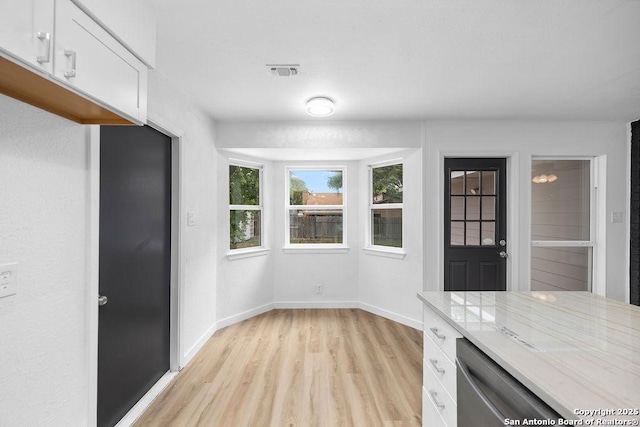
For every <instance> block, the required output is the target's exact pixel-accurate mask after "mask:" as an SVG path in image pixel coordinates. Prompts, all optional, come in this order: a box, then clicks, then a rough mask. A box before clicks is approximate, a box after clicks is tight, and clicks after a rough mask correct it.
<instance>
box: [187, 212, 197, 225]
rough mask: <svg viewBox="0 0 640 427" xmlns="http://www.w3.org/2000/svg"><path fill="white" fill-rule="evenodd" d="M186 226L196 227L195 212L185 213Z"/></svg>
mask: <svg viewBox="0 0 640 427" xmlns="http://www.w3.org/2000/svg"><path fill="white" fill-rule="evenodd" d="M187 225H188V226H189V227H193V226H194V225H196V213H195V212H187Z"/></svg>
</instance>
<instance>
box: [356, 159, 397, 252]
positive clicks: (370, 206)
mask: <svg viewBox="0 0 640 427" xmlns="http://www.w3.org/2000/svg"><path fill="white" fill-rule="evenodd" d="M393 165H402V181H403V187H404V169H405V168H404V166H405V165H404V160H403V159H391V160H385V161H383V162H377V163H371V164H369V165H368V166H367V168H368V171H367V172H368V177H369V179H368V186H367V215H368V217H367V218H368V219H367V222H366V230H365V233H366V236H367V237H366V241H365V248H364V251H365V252H366V253H368V254H371V255H381V256H389V257H392V258H400V259H402V258H404V256H405V255H406V252H405V250H404V244H405V226H404V191H403V195H402V201H403V203H379V204H374V203H373V170H374V169H377V168H382V167H386V166H393ZM379 209H399V210H400V211H401V212H402V247H400V248H396V247H393V246H382V245H375V244H374V243H373V211H374V210H379Z"/></svg>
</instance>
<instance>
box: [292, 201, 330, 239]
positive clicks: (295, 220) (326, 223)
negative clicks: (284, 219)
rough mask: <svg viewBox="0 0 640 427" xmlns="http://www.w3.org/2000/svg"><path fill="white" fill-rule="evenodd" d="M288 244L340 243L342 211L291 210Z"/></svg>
mask: <svg viewBox="0 0 640 427" xmlns="http://www.w3.org/2000/svg"><path fill="white" fill-rule="evenodd" d="M289 242H290V243H291V244H298V243H313V244H317V243H342V209H326V210H324V209H323V210H314V209H309V210H304V209H291V210H290V211H289Z"/></svg>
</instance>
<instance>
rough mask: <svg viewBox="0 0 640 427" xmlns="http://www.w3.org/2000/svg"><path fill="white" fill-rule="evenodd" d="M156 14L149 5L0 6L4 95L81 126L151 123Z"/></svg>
mask: <svg viewBox="0 0 640 427" xmlns="http://www.w3.org/2000/svg"><path fill="white" fill-rule="evenodd" d="M144 5H147V6H144ZM89 7H95V8H96V10H95V11H92V10H90V9H89ZM153 12H154V11H153V8H151V7H150V6H149V4H148V0H135V1H121V0H114V1H104V0H100V1H95V0H83V1H80V0H0V93H4V94H6V95H9V96H12V97H14V98H16V99H20V100H22V101H24V102H27V103H30V104H32V105H35V106H36V107H40V108H42V109H45V110H47V111H50V112H52V113H54V114H58V115H60V116H62V117H66V118H68V119H70V120H74V121H77V122H79V123H86V124H122V123H137V124H144V123H146V121H147V73H148V68H147V67H148V66H153V64H155V46H156V45H155V38H156V27H155V25H156V24H155V22H156V19H155V14H154V13H153ZM138 24H140V25H138ZM118 32H121V33H118Z"/></svg>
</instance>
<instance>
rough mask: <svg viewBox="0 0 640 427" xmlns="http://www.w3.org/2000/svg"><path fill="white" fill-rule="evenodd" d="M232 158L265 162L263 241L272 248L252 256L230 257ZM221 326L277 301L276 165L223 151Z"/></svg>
mask: <svg viewBox="0 0 640 427" xmlns="http://www.w3.org/2000/svg"><path fill="white" fill-rule="evenodd" d="M229 157H231V158H233V159H239V160H245V161H251V162H254V163H260V164H262V165H264V171H263V188H262V198H263V214H264V216H265V218H264V221H265V223H264V228H263V230H262V232H263V234H262V238H263V244H264V245H265V246H266V247H268V248H270V249H271V250H270V251H269V252H268V253H266V254H264V253H263V254H261V255H259V256H256V257H251V258H241V259H233V260H230V259H229V258H227V253H228V252H229ZM217 169H218V186H217V198H218V200H219V204H218V236H219V238H218V286H217V289H218V295H217V301H218V304H217V317H218V318H217V320H218V327H223V326H225V325H226V324H231V323H235V322H236V321H239V320H244V319H245V318H248V317H251V316H252V315H255V314H258V313H259V312H261V311H265V310H268V309H270V308H271V306H272V303H273V267H274V265H273V252H274V250H276V248H274V242H273V235H274V233H273V211H274V209H277V208H278V207H279V205H277V203H274V198H273V168H272V163H271V162H269V161H262V160H260V159H255V158H249V157H245V156H238V155H237V154H228V153H220V154H219V155H218V167H217Z"/></svg>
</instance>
